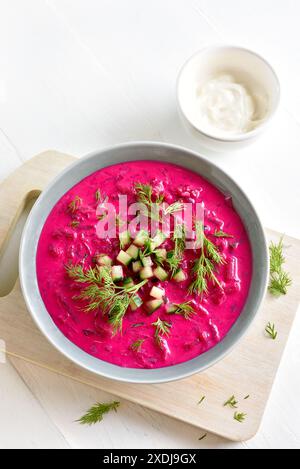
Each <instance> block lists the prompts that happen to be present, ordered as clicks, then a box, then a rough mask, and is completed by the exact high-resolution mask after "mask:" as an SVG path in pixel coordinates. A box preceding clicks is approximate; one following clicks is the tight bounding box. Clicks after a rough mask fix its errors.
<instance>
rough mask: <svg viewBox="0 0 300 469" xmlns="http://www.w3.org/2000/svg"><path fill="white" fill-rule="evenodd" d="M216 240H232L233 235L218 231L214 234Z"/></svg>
mask: <svg viewBox="0 0 300 469" xmlns="http://www.w3.org/2000/svg"><path fill="white" fill-rule="evenodd" d="M214 236H215V237H216V238H234V236H233V235H231V234H228V233H225V231H222V230H219V231H215V232H214Z"/></svg>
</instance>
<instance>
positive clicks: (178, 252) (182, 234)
mask: <svg viewBox="0 0 300 469" xmlns="http://www.w3.org/2000/svg"><path fill="white" fill-rule="evenodd" d="M185 239H186V231H185V227H184V225H177V226H176V227H175V230H174V233H173V237H172V240H173V241H174V249H173V250H172V251H169V253H168V256H167V263H168V265H169V267H170V270H171V277H174V275H175V274H176V272H177V271H178V269H179V266H180V264H181V262H182V259H183V254H184V250H185Z"/></svg>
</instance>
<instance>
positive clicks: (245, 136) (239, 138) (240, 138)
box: [176, 44, 281, 143]
mask: <svg viewBox="0 0 300 469" xmlns="http://www.w3.org/2000/svg"><path fill="white" fill-rule="evenodd" d="M222 49H235V50H240V51H242V52H244V53H247V54H250V55H253V56H255V57H257V58H258V59H260V60H261V61H262V62H263V63H264V64H265V65H266V67H267V68H269V70H270V71H271V73H272V75H273V77H274V79H275V82H276V84H277V96H276V102H275V105H274V108H273V110H272V112H271V114H270V115H269V116H268V117H267V119H265V121H264V122H262V123H261V124H260V125H259V126H258V127H256V128H255V129H253V130H251V131H249V132H243V133H241V134H238V135H232V136H228V137H220V136H217V135H214V134H213V133H210V132H206V131H204V130H202V129H201V128H200V127H198V126H197V125H196V124H195V123H194V122H192V121H191V120H190V119H189V117H188V116H187V115H186V113H185V111H184V110H183V105H182V102H181V99H180V97H179V88H180V82H181V79H182V76H183V73H184V71H185V69H186V67H187V66H188V65H189V64H190V62H192V61H193V60H194V59H195V58H196V57H197V56H200V55H202V54H204V53H205V52H209V51H211V52H213V51H214V50H222ZM280 100H281V85H280V81H279V77H278V74H277V73H276V71H275V69H274V67H273V66H272V65H271V64H270V62H268V60H267V59H265V58H264V57H263V56H262V55H260V54H259V53H257V52H255V51H253V50H251V49H248V48H246V47H242V46H235V45H232V44H214V45H209V46H206V47H203V48H201V49H198V50H197V51H196V52H194V53H193V54H192V55H191V56H190V57H189V58H188V59H187V60H186V61H185V62H184V63H183V65H182V66H181V68H180V70H179V73H178V76H177V80H176V102H177V107H178V109H179V110H180V112H181V113H182V115H183V116H184V118H185V119H186V121H187V122H188V123H189V124H190V125H191V126H192V128H193V129H194V130H195V131H196V132H199V133H200V134H202V135H204V136H205V137H206V138H208V139H210V140H213V141H217V142H223V143H235V142H236V143H238V142H246V141H247V140H252V139H254V138H255V137H257V136H258V135H259V134H260V133H261V132H263V131H264V130H265V129H266V128H267V127H268V126H269V124H270V122H271V121H272V120H273V119H274V117H275V115H276V113H277V110H278V107H279V104H280Z"/></svg>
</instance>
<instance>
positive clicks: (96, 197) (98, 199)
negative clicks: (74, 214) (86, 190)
mask: <svg viewBox="0 0 300 469" xmlns="http://www.w3.org/2000/svg"><path fill="white" fill-rule="evenodd" d="M95 199H96V202H100V200H101V199H102V195H101V191H100V189H97V190H96V192H95Z"/></svg>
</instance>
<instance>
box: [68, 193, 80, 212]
mask: <svg viewBox="0 0 300 469" xmlns="http://www.w3.org/2000/svg"><path fill="white" fill-rule="evenodd" d="M81 205H82V198H81V197H79V196H78V195H75V197H74V199H73V200H72V201H71V202H70V203H69V205H68V211H69V212H71V213H75V212H77V210H78V209H79V207H80V206H81Z"/></svg>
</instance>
